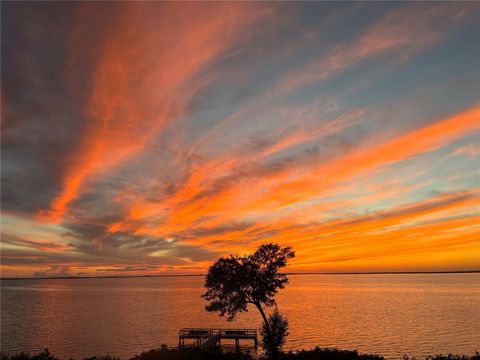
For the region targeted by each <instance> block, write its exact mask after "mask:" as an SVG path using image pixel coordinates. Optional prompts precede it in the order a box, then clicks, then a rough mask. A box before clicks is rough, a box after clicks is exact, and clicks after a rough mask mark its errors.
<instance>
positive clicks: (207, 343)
mask: <svg viewBox="0 0 480 360" xmlns="http://www.w3.org/2000/svg"><path fill="white" fill-rule="evenodd" d="M185 339H193V340H194V343H193V344H190V345H185ZM222 339H230V340H235V347H237V348H239V347H240V340H253V343H254V346H255V349H256V348H257V346H258V340H257V329H211V328H184V329H180V331H179V333H178V347H179V348H183V347H186V346H191V347H198V348H201V349H212V348H214V347H216V346H220V344H221V341H222Z"/></svg>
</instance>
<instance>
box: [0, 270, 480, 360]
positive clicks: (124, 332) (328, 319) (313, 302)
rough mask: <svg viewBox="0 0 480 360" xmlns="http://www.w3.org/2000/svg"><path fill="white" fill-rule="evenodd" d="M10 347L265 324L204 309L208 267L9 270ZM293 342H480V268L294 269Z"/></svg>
mask: <svg viewBox="0 0 480 360" xmlns="http://www.w3.org/2000/svg"><path fill="white" fill-rule="evenodd" d="M1 290H2V291H1V301H2V302H1V349H2V351H6V352H18V351H29V352H36V351H40V350H41V349H43V348H44V347H49V348H50V350H51V351H52V352H53V353H54V354H56V355H57V356H59V357H61V358H63V359H68V358H69V357H73V358H75V359H82V358H83V357H84V356H93V355H96V354H105V353H107V352H109V353H110V354H112V355H115V356H120V357H122V359H128V358H129V357H130V356H132V355H134V354H138V353H140V352H141V351H143V350H148V349H151V348H158V347H160V345H161V344H168V345H171V346H175V345H177V344H178V330H179V329H180V328H182V327H258V326H259V325H260V316H259V314H258V313H257V311H256V310H255V309H254V308H251V309H250V311H249V312H248V313H244V314H241V315H240V316H239V317H238V319H237V320H235V321H233V322H231V323H228V322H227V321H226V320H225V319H223V318H220V317H218V316H217V315H216V314H213V313H207V312H206V311H205V310H204V306H205V301H204V300H203V299H201V298H200V295H201V294H202V293H203V291H204V289H203V278H202V277H163V278H117V279H53V280H47V279H45V280H5V281H2V283H1ZM278 305H279V307H280V310H281V311H282V312H284V313H285V314H286V315H287V316H288V319H289V323H290V336H289V337H288V341H287V345H286V348H287V349H298V348H312V347H314V346H316V345H319V346H321V347H338V348H342V349H357V350H358V351H360V352H368V353H378V354H383V355H384V356H386V357H387V358H392V359H400V358H401V356H402V355H403V354H404V353H407V354H409V355H415V356H416V357H417V358H420V357H422V356H425V355H428V354H438V353H444V354H445V353H455V354H469V355H471V354H473V353H474V352H475V351H476V350H480V274H478V273H476V274H408V275H399V274H395V275H291V276H290V284H289V285H287V288H286V289H285V290H282V291H280V293H279V294H278Z"/></svg>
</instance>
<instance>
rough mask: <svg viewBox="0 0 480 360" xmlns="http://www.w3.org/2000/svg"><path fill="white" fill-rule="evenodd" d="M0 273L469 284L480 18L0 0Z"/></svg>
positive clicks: (373, 7) (475, 262)
mask: <svg viewBox="0 0 480 360" xmlns="http://www.w3.org/2000/svg"><path fill="white" fill-rule="evenodd" d="M1 6H2V34H1V35H2V40H1V41H2V45H1V49H2V64H1V66H2V67H1V74H2V84H1V86H2V87H1V90H2V94H1V100H2V138H1V139H2V154H1V160H2V162H1V175H2V189H1V190H2V191H1V195H2V203H1V213H2V216H1V232H2V233H1V269H2V272H1V276H2V277H17V276H19V277H24V276H25V277H30V276H35V277H45V276H64V275H75V276H77V275H91V276H102V275H138V274H163V273H175V274H180V273H189V274H190V273H191V274H193V273H204V272H205V270H206V268H207V267H208V266H209V264H211V263H212V261H214V260H215V259H216V258H218V257H219V256H221V255H226V254H230V253H238V254H243V253H245V252H248V251H251V250H253V249H254V248H255V247H257V246H258V245H259V244H262V243H265V242H277V243H279V244H282V245H290V246H292V247H293V248H294V250H296V253H297V257H296V258H295V260H294V261H293V262H292V264H291V266H289V268H288V271H299V272H307V271H322V272H350V271H422V270H427V271H437V270H442V271H444V270H474V269H477V270H478V269H480V265H479V264H480V225H479V224H480V212H479V210H480V201H479V195H480V161H479V160H480V158H479V154H480V129H479V124H480V96H479V95H480V70H479V64H480V48H479V44H480V42H479V38H480V22H479V21H478V19H479V15H480V4H479V3H475V2H470V3H460V2H456V3H447V2H438V3H427V2H425V3H401V2H393V3H377V2H371V3H350V2H342V3H285V2H279V3H273V2H265V3H261V2H245V3H241V2H236V3H168V2H156V3H149V2H142V3H134V2H117V3H110V2H102V3H100V2H98V3H80V2H76V3H73V2H71V3H67V2H62V3H60V2H56V3H45V2H44V3H27V2H10V3H6V2H2V5H1Z"/></svg>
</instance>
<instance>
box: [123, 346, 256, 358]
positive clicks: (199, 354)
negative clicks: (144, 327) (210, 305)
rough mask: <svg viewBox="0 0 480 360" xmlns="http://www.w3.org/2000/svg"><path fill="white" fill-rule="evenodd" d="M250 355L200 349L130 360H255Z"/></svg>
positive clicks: (150, 353)
mask: <svg viewBox="0 0 480 360" xmlns="http://www.w3.org/2000/svg"><path fill="white" fill-rule="evenodd" d="M254 359H255V358H254V357H253V356H252V355H250V353H242V352H240V351H238V352H234V353H231V352H223V351H222V350H221V349H214V350H209V351H200V350H198V349H194V348H191V349H168V348H167V347H166V346H162V348H161V349H157V350H150V351H147V352H142V353H141V354H140V355H135V356H134V357H133V358H131V359H130V360H254Z"/></svg>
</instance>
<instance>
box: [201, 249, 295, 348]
mask: <svg viewBox="0 0 480 360" xmlns="http://www.w3.org/2000/svg"><path fill="white" fill-rule="evenodd" d="M293 257H295V252H294V251H293V250H292V249H291V248H290V247H288V246H287V247H281V246H280V245H277V244H273V243H270V244H264V245H261V246H260V247H259V248H258V249H257V250H256V251H255V252H254V253H253V254H250V255H246V256H238V255H230V256H229V257H224V258H223V257H222V258H220V259H218V260H217V261H216V262H215V263H214V264H213V265H212V266H210V268H209V270H208V274H207V276H206V277H205V287H206V288H207V291H206V293H205V294H203V295H202V297H203V298H204V299H205V300H207V301H209V302H210V303H209V304H208V305H207V306H206V307H205V309H206V310H207V311H216V312H218V313H219V314H220V316H224V315H227V319H228V320H233V319H234V318H235V316H236V315H237V313H238V312H244V311H247V310H248V309H247V307H248V304H252V305H254V306H255V307H256V308H257V309H258V311H259V312H260V314H261V315H262V318H263V328H264V329H265V333H266V335H267V337H269V338H270V340H271V341H270V342H271V343H272V342H274V341H273V339H272V337H273V334H272V329H271V324H270V321H269V319H268V318H267V316H266V315H265V311H264V307H271V306H274V305H276V303H275V294H276V293H277V291H278V289H283V288H284V287H285V284H287V283H288V278H287V275H285V274H282V273H279V269H281V268H283V267H285V266H286V265H287V261H288V260H289V259H292V258H293Z"/></svg>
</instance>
